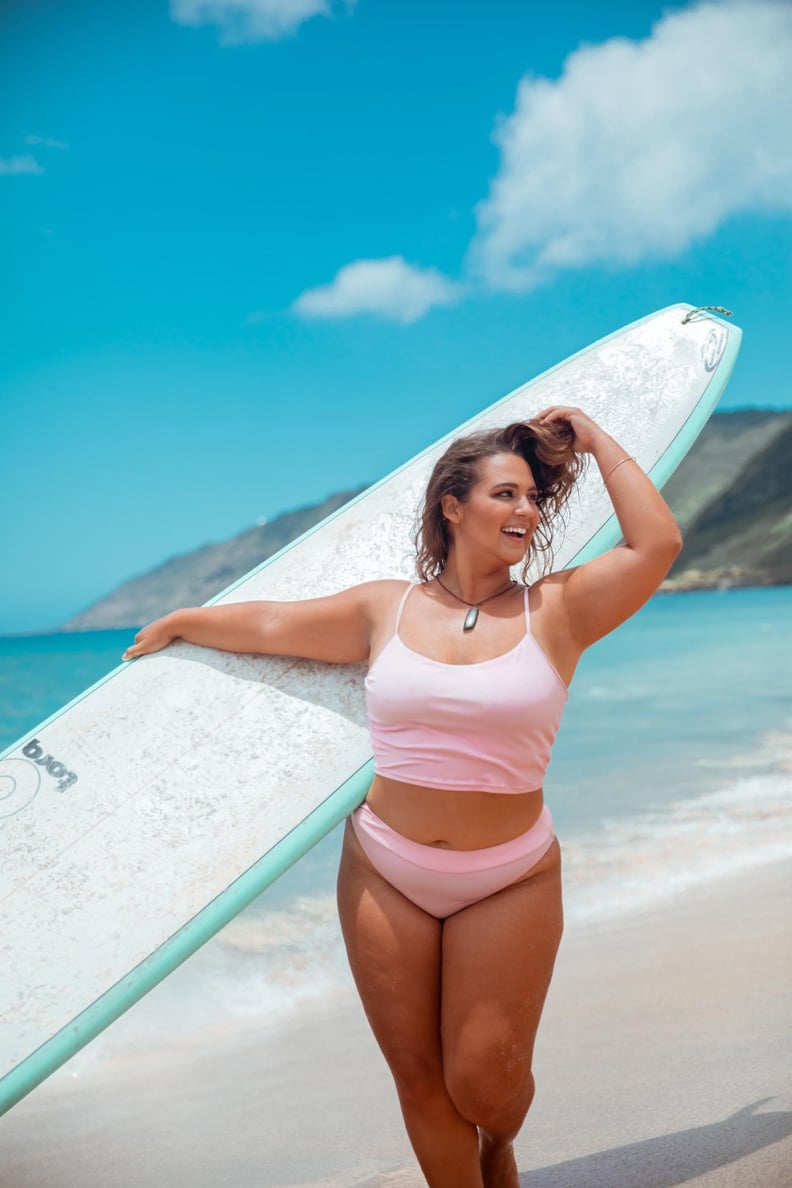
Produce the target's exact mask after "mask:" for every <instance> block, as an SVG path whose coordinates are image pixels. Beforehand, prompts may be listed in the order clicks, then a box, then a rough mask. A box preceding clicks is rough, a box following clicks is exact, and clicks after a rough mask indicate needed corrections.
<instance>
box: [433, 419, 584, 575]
mask: <svg viewBox="0 0 792 1188" xmlns="http://www.w3.org/2000/svg"><path fill="white" fill-rule="evenodd" d="M574 436H575V435H574V431H573V429H572V426H571V425H570V424H569V423H568V422H567V421H561V422H559V421H553V422H549V423H544V422H539V421H515V422H514V423H513V424H511V425H506V426H505V427H504V428H502V429H490V430H484V431H482V432H479V433H471V434H469V435H468V436H467V437H458V438H457V439H456V441H453V442H452V443H451V445H450V446H449V447H448V449H447V450H446V452H445V453H444V454H443V455H442V457H441V458H438V460H437V462H436V463H435V466H434V469H433V471H432V474H431V477H430V479H429V483H428V485H427V488H426V494H425V495H424V502H423V508H422V510H421V513H420V518H419V521H418V525H417V528H416V532H415V546H416V550H417V554H418V556H417V561H416V566H417V569H418V574H419V576H420V578H421V579H422V581H425V582H428V581H430V580H431V579H432V578H433V577H436V576H437V574H438V573H442V572H443V570H444V569H445V565H446V562H447V560H448V550H449V545H450V543H451V542H450V535H449V528H448V523H447V521H446V519H445V517H444V515H443V509H442V499H443V496H444V495H453V496H455V498H456V499H458V500H459V502H460V503H466V502H467V500H468V498H469V497H470V489H471V487H472V486H473V485H474V484H475V483H476V482H478V480H479V478H480V465H481V462H482V461H483V460H484V458H492V457H494V455H495V454H516V455H517V457H518V458H523V459H524V460H525V461H526V462H527V463H528V465H529V466H530V468H531V473H532V474H533V477H534V481H535V483H536V486H537V491H538V495H537V499H536V504H537V507H538V509H539V523H538V525H537V527H536V532H535V533H534V535H533V539H532V540H531V543H530V545H529V547H528V552H527V554H526V556H525V561H524V563H523V568H522V579H523V581H525V579H526V575H527V573H528V569H529V568H530V566H531V564H532V563H533V561H534V559H535V558H539V557H541V558H542V560H543V562H544V570H545V572H546V571H547V569H548V568H549V566H550V565H552V560H553V554H552V536H553V525H554V522H560V523H561V525H562V526H563V524H564V523H565V521H566V516H565V513H566V508H567V504H568V502H569V496H570V494H571V492H572V488H573V487H574V485H575V482H576V481H577V479H578V477H579V476H580V475H581V474H582V472H583V470H584V469H585V465H586V461H585V459H584V457H583V455H582V454H578V453H577V452H576V451H575V450H574V449H573V448H572V442H573V440H574Z"/></svg>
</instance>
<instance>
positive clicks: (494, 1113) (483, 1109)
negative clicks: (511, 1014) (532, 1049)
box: [445, 1040, 535, 1134]
mask: <svg viewBox="0 0 792 1188" xmlns="http://www.w3.org/2000/svg"><path fill="white" fill-rule="evenodd" d="M445 1084H446V1088H447V1090H448V1094H449V1096H450V1098H451V1100H452V1101H453V1103H454V1105H455V1107H456V1109H457V1110H458V1112H459V1113H460V1114H461V1115H462V1117H463V1118H464V1119H465V1120H466V1121H468V1122H472V1123H473V1124H474V1125H476V1126H480V1127H482V1128H483V1129H484V1130H491V1131H493V1132H496V1133H498V1132H501V1131H511V1130H512V1129H513V1131H514V1133H515V1134H516V1132H517V1130H519V1128H520V1126H521V1125H522V1122H523V1119H524V1118H525V1115H526V1114H527V1113H528V1110H529V1108H530V1105H531V1102H532V1101H533V1097H534V1092H535V1083H534V1078H533V1073H532V1071H531V1060H530V1056H529V1055H528V1054H527V1053H525V1052H524V1051H523V1050H521V1045H520V1044H519V1042H515V1043H509V1041H508V1040H504V1041H502V1042H500V1043H496V1044H491V1045H481V1046H478V1047H477V1048H476V1049H473V1050H470V1049H469V1050H468V1051H467V1052H459V1053H457V1054H456V1055H455V1057H454V1058H453V1059H452V1060H450V1061H449V1062H448V1063H447V1065H446V1068H445Z"/></svg>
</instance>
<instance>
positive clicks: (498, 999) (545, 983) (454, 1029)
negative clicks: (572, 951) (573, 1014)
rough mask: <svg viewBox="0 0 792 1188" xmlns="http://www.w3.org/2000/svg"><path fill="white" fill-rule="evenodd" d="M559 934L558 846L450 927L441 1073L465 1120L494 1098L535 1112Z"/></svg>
mask: <svg viewBox="0 0 792 1188" xmlns="http://www.w3.org/2000/svg"><path fill="white" fill-rule="evenodd" d="M562 931H563V909H562V903H561V856H560V848H559V845H558V842H557V841H556V842H554V843H553V845H552V847H551V848H550V850H548V852H547V854H546V855H545V856H544V857H543V858H542V859H541V860H540V862H539V863H538V864H537V865H536V867H534V868H533V870H532V871H531V872H530V874H529V876H528V877H527V878H526V879H524V880H522V881H521V882H518V883H513V884H512V885H511V886H509V887H506V888H504V890H503V891H499V892H498V893H497V894H495V895H490V896H488V898H486V899H483V900H481V901H480V902H479V903H475V904H472V905H471V906H470V907H468V908H464V909H463V910H462V911H460V912H457V913H456V914H455V915H453V916H450V917H449V918H448V919H447V920H446V921H445V924H444V926H443V952H442V966H443V975H442V1041H443V1053H444V1067H445V1077H446V1084H447V1085H448V1089H449V1092H450V1093H451V1097H452V1098H453V1099H454V1101H455V1103H456V1104H457V1107H458V1108H459V1109H460V1112H461V1113H462V1114H463V1115H464V1116H466V1117H468V1116H469V1115H470V1113H471V1112H475V1110H476V1109H477V1108H478V1107H477V1105H476V1102H479V1103H482V1102H485V1101H486V1102H489V1103H490V1105H491V1103H492V1099H493V1097H495V1098H500V1100H503V1101H505V1100H508V1099H509V1098H513V1099H514V1100H515V1101H516V1102H517V1104H518V1106H519V1101H520V1099H523V1104H524V1107H525V1109H527V1107H528V1105H529V1104H530V1099H531V1096H532V1094H533V1080H532V1076H531V1062H532V1059H533V1048H534V1041H535V1039H536V1032H537V1028H538V1026H539V1019H540V1017H541V1014H542V1008H543V1006H544V1002H545V997H546V995H547V990H548V987H549V985H550V979H551V977H552V973H553V965H554V962H555V957H556V953H557V951H558V946H559V943H560V940H561V933H562ZM487 1108H489V1106H487ZM471 1120H476V1119H474V1118H471Z"/></svg>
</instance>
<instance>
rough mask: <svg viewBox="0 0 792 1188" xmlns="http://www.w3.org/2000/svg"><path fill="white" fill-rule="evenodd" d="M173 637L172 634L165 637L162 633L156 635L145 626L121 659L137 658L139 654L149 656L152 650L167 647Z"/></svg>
mask: <svg viewBox="0 0 792 1188" xmlns="http://www.w3.org/2000/svg"><path fill="white" fill-rule="evenodd" d="M171 638H172V637H171V636H168V637H167V638H163V637H162V635H156V634H155V633H154V632H152V631H151V630H150V629H149V628H148V627H144V628H143V630H142V631H138V633H137V635H136V636H135V642H134V643H133V644H130V646H129V647H128V648H127V650H126V651H125V652H124V654H123V656H122V657H121V659H122V660H136V659H137V657H138V656H147V655H149V653H151V652H159V651H160V649H161V648H164V647H166V646H167V645H168V644H169V643H170V642H171Z"/></svg>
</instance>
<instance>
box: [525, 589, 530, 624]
mask: <svg viewBox="0 0 792 1188" xmlns="http://www.w3.org/2000/svg"><path fill="white" fill-rule="evenodd" d="M530 589H531V587H530V586H526V587H525V634H526V635H530V634H531V606H530V603H529V600H528V593H529V591H530Z"/></svg>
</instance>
